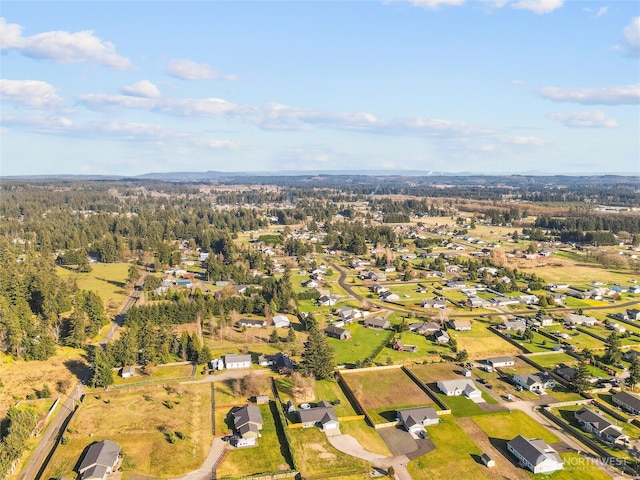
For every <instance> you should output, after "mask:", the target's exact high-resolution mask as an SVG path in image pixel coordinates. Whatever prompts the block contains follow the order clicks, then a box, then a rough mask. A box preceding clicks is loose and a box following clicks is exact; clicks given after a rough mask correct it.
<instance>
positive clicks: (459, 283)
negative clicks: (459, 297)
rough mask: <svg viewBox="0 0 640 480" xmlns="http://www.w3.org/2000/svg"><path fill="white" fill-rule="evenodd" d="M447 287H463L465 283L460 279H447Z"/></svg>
mask: <svg viewBox="0 0 640 480" xmlns="http://www.w3.org/2000/svg"><path fill="white" fill-rule="evenodd" d="M447 287H449V288H465V287H466V285H465V283H464V282H463V281H462V280H449V281H448V282H447Z"/></svg>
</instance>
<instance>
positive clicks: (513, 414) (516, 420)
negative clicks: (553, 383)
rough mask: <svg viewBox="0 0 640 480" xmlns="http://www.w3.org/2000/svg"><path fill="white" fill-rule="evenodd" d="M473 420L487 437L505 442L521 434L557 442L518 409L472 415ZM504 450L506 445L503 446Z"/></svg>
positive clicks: (557, 439) (549, 433) (544, 429)
mask: <svg viewBox="0 0 640 480" xmlns="http://www.w3.org/2000/svg"><path fill="white" fill-rule="evenodd" d="M473 421H474V422H475V423H476V424H477V425H478V426H479V427H480V428H481V429H482V430H483V431H484V432H485V433H486V434H487V436H488V437H489V438H495V439H502V440H504V442H505V445H506V442H507V441H509V440H511V439H513V438H515V437H517V436H518V435H523V436H525V437H530V438H541V439H542V440H544V441H545V442H547V443H555V442H559V441H560V439H559V438H558V437H556V436H555V435H554V434H553V433H551V432H550V431H549V430H547V429H546V428H544V427H543V426H542V425H540V424H538V423H536V421H535V420H534V419H533V418H531V417H530V416H529V415H527V414H526V413H524V412H521V411H520V410H508V411H506V412H497V413H494V414H492V415H481V416H478V417H474V418H473ZM505 451H506V447H505Z"/></svg>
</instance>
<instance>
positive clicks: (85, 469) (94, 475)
mask: <svg viewBox="0 0 640 480" xmlns="http://www.w3.org/2000/svg"><path fill="white" fill-rule="evenodd" d="M119 459H120V446H119V445H118V444H117V443H116V442H112V441H111V440H103V441H101V442H96V443H93V444H91V445H90V446H89V448H88V449H87V453H85V455H84V458H83V459H82V462H80V466H79V467H78V473H79V474H80V480H94V479H96V480H104V479H105V478H106V477H107V475H109V474H111V473H113V471H114V469H115V468H116V465H117V464H118V460H119Z"/></svg>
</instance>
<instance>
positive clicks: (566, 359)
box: [530, 353, 578, 368]
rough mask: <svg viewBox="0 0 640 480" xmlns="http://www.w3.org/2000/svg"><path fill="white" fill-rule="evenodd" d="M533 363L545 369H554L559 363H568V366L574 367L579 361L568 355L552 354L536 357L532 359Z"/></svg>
mask: <svg viewBox="0 0 640 480" xmlns="http://www.w3.org/2000/svg"><path fill="white" fill-rule="evenodd" d="M530 360H531V361H532V362H535V363H537V364H538V365H540V366H541V367H543V368H553V367H555V366H556V365H558V364H559V363H566V364H568V365H573V364H574V363H577V362H578V360H577V359H576V358H575V357H572V356H571V355H569V354H568V353H550V354H549V355H535V356H532V357H530Z"/></svg>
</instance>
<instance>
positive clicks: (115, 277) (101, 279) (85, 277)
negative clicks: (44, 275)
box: [56, 263, 130, 315]
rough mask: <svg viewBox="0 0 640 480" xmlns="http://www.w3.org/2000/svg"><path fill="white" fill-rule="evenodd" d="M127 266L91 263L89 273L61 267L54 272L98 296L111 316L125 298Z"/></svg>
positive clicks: (123, 264) (126, 264) (125, 264)
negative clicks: (71, 279)
mask: <svg viewBox="0 0 640 480" xmlns="http://www.w3.org/2000/svg"><path fill="white" fill-rule="evenodd" d="M129 265H130V264H129V263H92V264H91V271H90V272H86V273H82V272H75V271H73V270H67V269H66V268H62V267H57V268H56V272H57V273H58V275H60V276H61V277H62V278H64V279H69V278H73V279H75V281H76V282H77V284H78V288H80V289H82V290H89V291H94V292H96V293H97V294H98V295H100V298H102V301H103V302H104V304H105V308H107V311H108V312H107V313H108V314H110V315H113V314H115V313H116V312H117V310H118V309H119V307H120V305H121V304H122V302H123V301H124V300H125V298H126V296H127V292H126V289H125V284H126V281H127V274H128V270H129Z"/></svg>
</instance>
